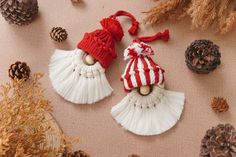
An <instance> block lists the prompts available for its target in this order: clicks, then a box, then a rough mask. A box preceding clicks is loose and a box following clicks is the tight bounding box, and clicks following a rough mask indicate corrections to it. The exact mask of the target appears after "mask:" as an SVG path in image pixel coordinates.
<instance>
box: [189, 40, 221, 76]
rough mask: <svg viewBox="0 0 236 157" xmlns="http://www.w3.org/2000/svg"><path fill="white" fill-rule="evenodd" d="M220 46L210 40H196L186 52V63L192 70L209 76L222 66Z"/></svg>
mask: <svg viewBox="0 0 236 157" xmlns="http://www.w3.org/2000/svg"><path fill="white" fill-rule="evenodd" d="M220 58H221V54H220V52H219V46H217V45H215V44H214V43H213V42H211V41H210V40H195V41H194V42H192V43H191V45H190V46H188V48H187V50H186V51H185V62H186V64H187V66H188V68H189V69H190V70H192V71H193V72H195V73H199V74H207V73H209V72H211V71H213V70H215V69H216V67H217V66H218V65H220V63H221V61H220Z"/></svg>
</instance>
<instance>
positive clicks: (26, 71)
mask: <svg viewBox="0 0 236 157" xmlns="http://www.w3.org/2000/svg"><path fill="white" fill-rule="evenodd" d="M8 73H9V77H10V78H12V79H14V78H17V79H19V80H20V79H25V80H27V79H28V78H29V76H30V67H29V66H28V65H27V64H26V63H25V62H20V61H17V62H16V63H14V64H12V65H11V66H10V69H9V70H8Z"/></svg>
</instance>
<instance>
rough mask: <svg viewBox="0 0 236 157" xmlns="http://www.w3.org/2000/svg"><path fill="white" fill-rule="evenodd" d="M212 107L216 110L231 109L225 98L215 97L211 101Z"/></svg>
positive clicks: (224, 110)
mask: <svg viewBox="0 0 236 157" xmlns="http://www.w3.org/2000/svg"><path fill="white" fill-rule="evenodd" d="M211 107H212V109H213V110H214V111H216V112H226V111H228V110H229V105H228V103H227V101H226V100H225V99H224V98H220V97H214V98H213V99H212V102H211Z"/></svg>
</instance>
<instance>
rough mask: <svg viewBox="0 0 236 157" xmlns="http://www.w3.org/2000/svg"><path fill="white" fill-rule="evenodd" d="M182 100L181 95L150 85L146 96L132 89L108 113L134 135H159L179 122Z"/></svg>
mask: <svg viewBox="0 0 236 157" xmlns="http://www.w3.org/2000/svg"><path fill="white" fill-rule="evenodd" d="M184 101H185V96H184V93H180V92H173V91H168V90H165V89H163V88H160V87H158V86H153V90H152V92H151V93H150V94H149V95H147V96H142V95H140V94H139V92H138V91H137V90H133V91H132V92H131V93H129V94H128V95H127V96H126V97H125V98H124V99H123V100H122V101H121V102H120V103H118V104H117V105H116V106H114V107H113V108H112V110H111V114H112V117H113V118H114V119H115V120H116V121H117V122H118V123H119V124H120V125H121V126H123V127H124V128H125V129H127V130H128V131H130V132H132V133H134V134H137V135H144V136H145V135H146V136H147V135H158V134H161V133H163V132H165V131H167V130H169V129H170V128H172V127H173V126H174V125H175V124H176V123H177V122H178V120H179V119H180V116H181V114H182V111H183V108H184Z"/></svg>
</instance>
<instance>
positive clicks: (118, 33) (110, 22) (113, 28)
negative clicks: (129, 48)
mask: <svg viewBox="0 0 236 157" xmlns="http://www.w3.org/2000/svg"><path fill="white" fill-rule="evenodd" d="M100 23H101V25H102V27H103V28H104V29H106V30H108V31H109V32H110V33H111V34H112V36H113V37H114V38H115V40H116V41H121V40H122V38H123V36H124V32H123V29H122V27H121V25H120V22H119V21H117V20H116V19H113V18H104V19H102V21H100Z"/></svg>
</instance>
